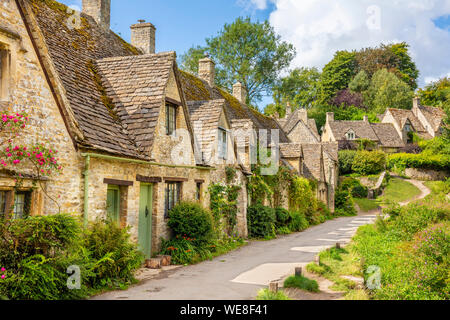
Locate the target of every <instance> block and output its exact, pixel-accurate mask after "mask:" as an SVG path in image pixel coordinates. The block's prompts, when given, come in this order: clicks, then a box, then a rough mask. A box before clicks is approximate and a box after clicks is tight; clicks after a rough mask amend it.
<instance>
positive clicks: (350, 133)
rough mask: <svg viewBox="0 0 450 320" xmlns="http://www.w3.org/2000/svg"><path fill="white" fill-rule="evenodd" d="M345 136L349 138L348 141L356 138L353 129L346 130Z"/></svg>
mask: <svg viewBox="0 0 450 320" xmlns="http://www.w3.org/2000/svg"><path fill="white" fill-rule="evenodd" d="M350 135H351V137H350ZM345 137H346V138H347V140H349V141H354V140H356V134H355V132H354V131H353V130H350V131H348V132H347V133H346V134H345Z"/></svg>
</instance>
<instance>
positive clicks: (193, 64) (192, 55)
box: [180, 46, 207, 74]
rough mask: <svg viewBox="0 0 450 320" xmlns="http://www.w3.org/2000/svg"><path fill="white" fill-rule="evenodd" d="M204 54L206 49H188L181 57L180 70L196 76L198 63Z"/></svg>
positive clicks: (197, 47) (198, 47) (199, 47)
mask: <svg viewBox="0 0 450 320" xmlns="http://www.w3.org/2000/svg"><path fill="white" fill-rule="evenodd" d="M206 52H207V49H206V47H201V46H196V47H192V48H190V49H189V50H188V51H187V52H186V53H185V54H183V55H182V56H181V63H180V68H181V69H182V70H184V71H186V72H189V73H192V74H197V73H198V61H199V60H200V59H202V58H204V57H205V54H206Z"/></svg>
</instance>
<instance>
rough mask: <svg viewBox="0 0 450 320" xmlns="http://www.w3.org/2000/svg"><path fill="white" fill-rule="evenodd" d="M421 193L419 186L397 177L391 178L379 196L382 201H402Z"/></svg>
mask: <svg viewBox="0 0 450 320" xmlns="http://www.w3.org/2000/svg"><path fill="white" fill-rule="evenodd" d="M420 194H421V191H420V190H419V188H417V187H416V186H415V185H413V184H412V183H410V182H408V181H405V180H403V179H399V178H393V179H392V180H391V181H390V182H389V184H388V186H387V187H386V189H385V190H384V194H383V196H382V197H380V200H382V201H383V202H396V203H399V202H404V201H407V200H410V199H413V198H415V197H417V196H419V195H420Z"/></svg>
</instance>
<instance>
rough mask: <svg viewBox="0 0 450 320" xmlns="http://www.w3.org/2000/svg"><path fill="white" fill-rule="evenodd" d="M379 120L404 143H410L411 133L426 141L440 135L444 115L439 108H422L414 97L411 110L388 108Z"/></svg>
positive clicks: (418, 99)
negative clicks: (387, 125)
mask: <svg viewBox="0 0 450 320" xmlns="http://www.w3.org/2000/svg"><path fill="white" fill-rule="evenodd" d="M380 119H381V122H382V123H389V124H392V125H393V126H394V128H395V130H396V131H397V134H398V135H400V137H401V138H402V140H403V142H404V143H411V142H412V140H411V135H410V133H411V132H415V133H416V134H417V135H418V136H419V137H421V138H423V139H427V140H428V139H432V138H435V137H437V136H439V135H441V134H442V131H443V125H444V123H443V121H444V119H445V113H444V111H443V110H441V109H440V108H435V107H430V106H423V105H422V104H421V103H420V98H418V97H416V98H414V100H413V108H412V109H411V110H404V109H392V108H390V109H387V110H386V112H385V113H384V114H383V115H381V116H380Z"/></svg>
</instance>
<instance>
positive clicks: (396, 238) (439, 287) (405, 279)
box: [307, 180, 450, 300]
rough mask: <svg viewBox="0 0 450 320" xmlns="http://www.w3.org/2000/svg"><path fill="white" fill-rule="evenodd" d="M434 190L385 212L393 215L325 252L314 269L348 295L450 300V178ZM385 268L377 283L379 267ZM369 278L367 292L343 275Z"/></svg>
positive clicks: (383, 298)
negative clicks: (375, 270) (423, 197)
mask: <svg viewBox="0 0 450 320" xmlns="http://www.w3.org/2000/svg"><path fill="white" fill-rule="evenodd" d="M429 185H430V186H431V187H432V188H431V189H432V194H431V195H429V196H428V197H427V198H425V199H422V200H419V201H416V202H415V203H412V204H410V205H408V206H406V207H403V208H400V207H391V208H388V209H386V210H385V213H387V214H389V216H390V218H389V219H382V218H380V219H378V220H377V222H376V224H375V225H367V226H363V227H361V228H360V229H359V230H358V232H357V235H356V236H355V237H354V238H353V240H352V242H351V243H350V245H349V246H347V247H346V248H345V249H341V250H337V249H331V250H328V251H324V252H322V253H320V258H321V261H320V265H319V266H317V265H315V264H310V265H308V266H307V270H308V271H309V272H313V273H316V274H319V275H321V276H323V277H325V278H327V279H329V280H331V281H333V282H335V285H334V287H332V289H334V290H338V291H344V292H346V296H345V298H346V299H366V298H368V297H370V298H371V299H378V300H440V299H445V300H448V299H450V278H449V274H448V270H449V269H450V263H449V259H448V257H449V253H450V244H449V242H448V238H449V236H450V221H449V217H450V201H449V199H448V198H447V194H448V192H449V189H450V180H448V181H447V182H433V183H429ZM374 266H375V267H377V268H379V270H380V279H379V280H380V282H379V285H377V282H376V281H375V282H374V281H373V280H374V279H375V280H376V277H374V276H375V274H374V273H368V272H369V271H370V270H374V268H373V267H374ZM344 275H346V276H359V277H361V276H364V277H365V281H366V283H369V284H375V287H374V288H373V290H367V291H363V290H361V289H359V288H357V287H356V286H355V283H353V282H352V281H349V280H347V279H343V277H342V276H344Z"/></svg>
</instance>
